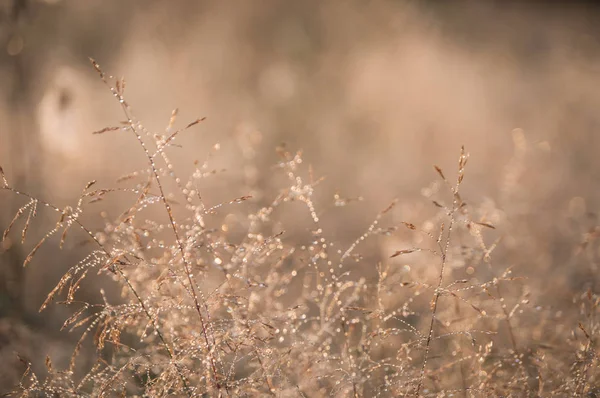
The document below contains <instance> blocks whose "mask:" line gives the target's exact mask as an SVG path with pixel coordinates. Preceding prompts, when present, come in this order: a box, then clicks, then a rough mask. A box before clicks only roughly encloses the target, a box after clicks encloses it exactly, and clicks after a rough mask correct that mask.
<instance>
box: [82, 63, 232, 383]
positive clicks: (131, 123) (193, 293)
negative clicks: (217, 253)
mask: <svg viewBox="0 0 600 398" xmlns="http://www.w3.org/2000/svg"><path fill="white" fill-rule="evenodd" d="M90 61H91V63H92V65H93V66H94V68H95V69H96V71H97V72H98V73H99V75H100V78H101V79H102V81H103V82H104V84H105V85H106V86H107V87H108V88H109V89H110V90H111V92H112V93H113V95H114V96H115V98H117V99H118V100H119V103H120V105H121V109H122V110H123V113H124V115H125V117H126V118H127V122H128V128H129V129H130V130H131V132H132V133H133V134H134V135H135V137H136V139H137V140H138V142H139V143H140V146H141V147H142V149H143V150H144V153H145V155H146V157H147V159H148V162H149V164H150V168H151V170H152V174H153V176H154V179H155V180H156V184H157V186H158V189H159V191H160V197H161V200H162V202H163V204H164V206H165V209H166V211H167V215H168V217H169V223H170V224H171V229H172V231H173V234H174V236H175V241H176V243H177V247H178V249H179V253H180V255H181V258H182V261H183V266H184V271H185V274H186V277H187V279H188V283H189V292H190V294H191V296H192V299H193V301H194V306H195V308H196V312H197V313H198V316H199V318H200V325H201V328H202V334H203V336H204V340H205V342H206V348H207V352H208V355H209V359H210V363H211V367H212V371H213V377H214V379H215V380H214V381H215V386H216V387H217V390H220V389H221V384H220V381H219V375H218V372H217V367H216V364H215V358H214V355H213V352H212V347H211V343H210V341H209V338H208V332H207V329H208V328H207V322H206V321H205V319H204V316H203V315H202V309H201V306H200V301H199V299H198V296H199V294H198V292H197V291H196V287H195V282H194V280H193V275H192V268H191V264H190V263H189V260H188V259H187V257H186V255H185V249H184V247H183V242H182V240H181V237H180V236H179V232H178V230H177V224H176V222H175V218H174V216H173V212H172V210H171V205H170V204H169V202H168V201H167V197H166V196H165V193H164V189H163V187H162V184H161V181H160V176H159V174H158V170H157V169H156V163H155V162H154V157H153V156H152V154H150V151H149V150H148V147H147V146H146V143H145V142H144V140H143V139H142V137H141V135H140V134H139V133H138V131H137V129H136V128H135V124H134V123H135V122H134V120H133V118H132V116H131V114H130V112H129V106H128V104H127V102H125V99H124V98H123V96H122V95H121V94H120V93H119V92H118V91H117V90H115V89H114V88H113V87H112V86H111V85H110V84H109V83H108V81H107V80H106V77H105V74H104V72H102V69H101V68H100V65H98V63H97V62H96V61H95V60H93V59H92V58H90ZM194 124H195V123H194ZM191 125H193V124H190V126H191ZM200 296H201V298H202V301H203V306H204V307H205V310H206V313H207V316H208V317H210V314H209V310H208V307H207V304H206V300H205V299H204V297H203V295H202V292H200ZM225 389H226V391H227V390H228V387H227V386H226V385H225Z"/></svg>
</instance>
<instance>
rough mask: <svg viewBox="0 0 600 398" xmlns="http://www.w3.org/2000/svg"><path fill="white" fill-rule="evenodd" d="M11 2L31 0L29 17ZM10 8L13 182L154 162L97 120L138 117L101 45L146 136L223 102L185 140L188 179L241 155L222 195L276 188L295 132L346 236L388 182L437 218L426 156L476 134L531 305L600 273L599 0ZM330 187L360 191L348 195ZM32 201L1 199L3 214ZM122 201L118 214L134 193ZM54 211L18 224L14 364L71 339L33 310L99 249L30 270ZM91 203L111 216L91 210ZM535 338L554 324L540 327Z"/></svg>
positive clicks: (291, 223)
mask: <svg viewBox="0 0 600 398" xmlns="http://www.w3.org/2000/svg"><path fill="white" fill-rule="evenodd" d="M15 4H17V7H20V6H19V5H23V8H18V9H19V12H18V15H16V14H15V13H14V12H15V11H14V10H15V9H14V8H13V7H15ZM0 18H1V19H0V44H1V45H2V48H0V165H1V166H2V167H3V169H4V171H5V173H6V176H7V178H8V179H9V180H10V181H11V182H14V185H15V186H16V187H17V188H18V189H22V190H24V191H27V192H31V193H32V194H35V195H37V196H39V197H41V198H44V199H46V200H48V201H50V202H52V203H55V204H56V205H57V206H59V207H64V206H66V205H68V204H72V203H74V202H76V201H77V198H78V195H79V193H80V192H81V190H82V188H83V186H84V185H85V183H86V182H88V181H90V180H94V179H95V180H98V184H99V185H100V184H101V185H102V186H104V187H106V186H114V185H115V180H116V179H117V178H118V177H119V176H121V175H124V174H127V173H129V172H132V171H135V170H137V169H140V168H143V167H145V158H144V154H143V152H142V151H141V149H140V148H139V146H138V144H137V143H136V141H135V139H134V138H133V137H132V136H130V135H128V134H124V133H121V132H106V133H104V134H102V135H95V134H92V132H94V131H98V130H100V129H102V128H104V127H107V126H114V125H118V123H119V121H120V120H122V119H123V115H122V113H121V112H120V109H119V107H118V104H117V103H116V101H115V100H114V98H113V97H112V96H111V94H110V92H109V91H108V89H107V88H106V87H105V86H103V84H102V82H101V81H100V79H99V76H98V74H97V73H96V71H95V70H94V69H93V67H92V66H91V64H90V62H89V60H88V57H93V58H94V59H95V60H96V61H97V62H98V63H99V64H100V65H101V66H102V67H103V69H104V71H105V72H107V73H108V74H113V75H115V76H124V77H125V80H126V82H127V86H126V88H125V93H126V97H127V99H128V102H129V104H130V105H131V107H132V108H133V110H134V112H135V114H136V116H137V118H138V119H139V120H141V121H142V122H143V123H144V125H145V127H146V128H147V129H149V130H150V131H156V132H161V133H162V132H164V129H165V127H166V126H167V124H168V122H169V118H170V116H171V111H172V110H173V109H175V108H178V109H179V115H178V119H177V123H178V125H180V126H185V124H187V123H188V122H190V121H192V120H194V119H196V118H197V117H203V116H206V117H207V119H206V120H205V121H203V122H201V123H200V124H199V125H198V126H196V127H194V128H193V129H191V130H189V131H186V132H185V133H183V134H181V136H180V137H178V138H177V144H179V145H181V148H173V149H172V152H171V156H172V158H173V160H174V163H175V166H176V168H177V170H178V172H180V173H181V174H184V175H185V174H186V173H187V172H189V170H190V169H191V167H192V166H193V161H194V160H196V159H198V160H200V161H201V162H202V161H204V160H205V159H206V158H207V156H209V155H208V154H209V153H212V155H210V156H211V161H210V164H211V167H213V168H215V169H217V170H221V169H226V170H225V171H223V172H222V173H221V172H220V173H218V174H217V175H215V176H214V177H211V179H209V180H207V182H206V186H205V187H204V188H205V193H204V195H205V197H204V198H205V200H206V201H207V202H208V203H218V202H220V201H227V200H231V199H232V198H235V197H239V196H243V195H249V194H251V195H253V196H254V200H256V201H258V202H259V203H260V201H261V199H262V197H263V196H267V195H268V194H269V193H272V192H276V191H275V190H276V189H278V188H280V187H281V181H282V179H281V178H280V177H278V176H274V173H273V168H272V165H273V164H274V163H275V162H277V160H278V156H277V151H276V148H277V147H278V146H281V145H282V144H283V143H285V146H286V148H287V149H288V150H291V151H296V150H302V151H303V158H304V163H309V164H310V165H311V166H312V169H313V170H314V174H315V176H316V177H321V176H325V177H326V178H325V180H324V181H323V182H322V183H321V184H320V185H319V186H318V188H319V192H318V198H319V200H320V204H321V205H320V211H322V213H323V214H322V220H323V223H324V229H325V230H326V231H327V234H329V236H330V237H331V238H332V239H335V240H336V241H339V242H347V243H351V242H352V241H353V240H354V239H356V238H357V237H358V236H360V235H361V234H362V233H363V232H364V231H365V229H366V228H367V227H368V225H369V223H370V222H371V221H372V220H373V219H374V218H375V216H376V215H377V213H378V212H379V211H381V210H382V209H384V208H385V207H386V206H387V205H388V204H389V203H390V202H391V201H392V200H393V199H394V198H398V199H399V202H398V205H397V206H396V208H395V209H394V210H393V214H392V215H391V220H392V221H391V223H395V224H398V223H400V222H401V221H408V222H412V223H415V224H418V223H419V221H422V220H425V219H427V218H428V217H430V216H431V215H432V214H433V211H434V210H435V209H432V205H431V200H430V199H429V198H428V197H427V196H428V194H429V193H430V191H431V190H435V189H436V186H435V185H432V181H435V180H436V177H437V176H436V173H435V171H434V170H433V168H432V165H433V164H437V165H440V166H441V167H442V168H443V169H444V170H445V171H446V170H448V171H447V173H448V174H452V172H453V171H454V169H455V163H456V158H457V157H458V155H459V151H460V148H461V146H462V145H464V146H465V147H466V149H467V151H468V152H469V153H470V155H471V156H470V160H469V165H468V168H467V172H466V177H465V181H464V187H463V191H462V195H463V196H464V197H465V198H467V201H471V202H473V203H474V204H476V206H475V208H476V209H477V213H476V214H477V215H478V216H479V217H480V218H481V221H482V222H489V223H492V224H494V225H495V226H496V230H494V231H491V233H492V234H493V235H491V239H490V240H492V241H493V239H495V238H500V239H501V241H500V242H501V244H500V245H499V248H498V250H497V252H495V253H494V256H495V257H494V259H495V260H494V263H493V266H498V267H501V268H503V269H504V268H508V267H513V270H514V271H513V272H514V274H516V275H519V276H522V277H525V278H527V286H528V288H527V289H528V297H529V299H530V300H531V302H532V305H539V306H543V307H544V308H551V309H552V311H553V313H554V314H559V313H562V315H560V314H559V315H557V318H556V320H555V322H556V323H558V324H560V323H562V322H563V321H562V319H563V318H561V316H563V317H564V316H565V315H564V313H565V312H569V311H571V310H570V309H569V308H570V307H568V305H570V304H571V303H572V299H573V297H574V296H575V295H577V294H579V293H584V292H586V291H587V290H588V289H591V290H592V291H593V292H595V293H596V294H597V293H598V290H599V289H600V286H598V283H599V279H598V273H597V271H598V270H597V257H598V254H599V253H598V252H597V248H595V247H594V245H593V238H594V237H595V236H596V235H595V231H596V230H594V229H593V228H594V227H595V226H596V225H597V223H598V222H599V220H598V219H597V214H596V212H597V207H598V204H599V203H600V190H598V189H597V185H598V178H597V177H598V176H599V175H600V160H599V159H600V157H598V156H597V151H598V148H600V134H599V131H598V129H599V128H600V113H599V112H598V110H599V109H600V91H599V90H598V87H600V62H599V61H600V39H599V37H600V31H599V30H600V28H599V26H600V24H599V22H600V14H599V13H598V11H596V10H595V9H591V8H586V7H584V6H576V5H571V6H566V5H563V6H559V5H554V6H550V5H545V6H543V5H541V4H539V5H536V4H535V3H533V2H532V3H531V4H529V5H516V4H512V5H502V4H500V3H499V2H498V3H496V4H495V5H494V4H492V3H489V4H488V3H484V2H481V3H480V2H465V4H462V5H457V4H453V5H450V4H448V5H444V4H441V3H440V4H435V3H429V2H419V3H416V2H392V1H387V2H368V3H366V2H365V3H363V2H360V1H354V2H328V3H325V2H319V1H301V2H285V1H261V2H235V3H233V2H209V1H180V2H171V1H169V2H167V1H162V2H161V1H143V2H142V1H128V2H123V1H116V0H115V1H102V2H79V1H30V2H19V1H15V2H12V1H8V0H2V1H0ZM217 144H218V146H219V148H220V149H219V150H218V151H215V149H214V148H215V145H217ZM335 193H339V194H340V195H341V196H342V197H347V198H356V197H362V198H363V200H362V201H361V202H357V203H353V204H352V207H348V208H342V209H334V208H333V207H334V206H333V203H334V199H333V196H334V194H335ZM21 205H23V201H22V199H20V198H18V197H15V196H14V195H10V194H9V193H6V192H2V193H1V196H0V226H1V229H3V228H5V227H6V226H7V225H8V223H10V220H11V219H12V217H13V216H14V213H15V211H16V210H17V209H18V208H19V207H20V206H21ZM111 206H112V207H111ZM102 208H103V209H105V207H102ZM111 210H112V211H113V212H114V213H115V214H116V213H117V212H118V211H120V210H122V209H120V208H119V201H118V200H113V201H112V202H110V204H109V209H108V211H109V212H110V211H111ZM299 212H303V213H301V214H295V213H294V212H291V213H290V214H288V215H284V216H282V217H284V221H283V222H284V223H285V222H286V221H287V223H288V224H287V227H286V229H287V231H288V233H289V237H290V238H289V239H297V240H298V241H299V242H301V241H302V240H303V239H306V236H305V235H306V231H307V229H308V228H309V224H307V222H306V220H307V219H308V218H307V217H306V214H305V209H300V210H299ZM113 215H114V214H113ZM40 217H41V220H42V221H40V220H37V223H36V224H35V229H33V230H31V231H30V232H29V234H30V240H29V241H28V243H26V244H25V245H24V246H21V245H18V244H16V243H17V242H16V241H17V240H18V238H19V237H18V234H13V235H14V236H12V243H13V244H14V245H13V244H10V242H5V243H4V246H2V248H0V266H1V268H0V280H2V282H0V288H1V289H2V290H0V317H1V318H5V319H0V322H6V324H7V326H6V328H7V329H10V330H11V332H6V333H4V329H2V328H0V362H3V363H12V362H10V361H13V360H14V363H18V361H17V360H16V359H15V358H14V356H13V351H19V350H25V351H26V350H27V349H29V348H23V347H30V342H31V341H34V342H35V344H39V345H40V346H41V347H51V348H50V349H53V350H58V351H60V349H59V348H56V347H58V346H59V344H63V342H62V340H63V339H64V338H65V337H64V336H62V335H59V334H56V335H55V334H51V333H50V331H51V330H56V326H57V325H58V326H60V324H62V321H63V320H64V316H65V313H63V312H61V311H62V310H60V309H56V308H54V309H49V310H47V311H46V312H45V313H42V314H41V315H38V314H37V309H38V308H39V306H40V305H41V303H42V302H43V301H44V299H45V296H46V294H47V292H49V291H50V290H51V289H52V287H53V286H54V285H55V284H56V282H57V281H58V279H59V278H60V276H61V275H62V274H63V272H64V271H65V269H66V268H67V267H68V266H69V265H70V264H72V263H73V261H76V259H77V258H78V256H80V255H81V253H84V252H85V250H86V248H85V247H81V246H78V242H77V241H76V240H73V241H72V242H70V243H69V244H67V247H68V249H69V250H68V251H64V250H63V251H62V252H61V251H60V250H59V249H58V248H56V247H52V245H49V247H48V248H44V249H42V251H41V252H40V253H41V254H40V255H38V257H37V258H36V259H35V260H34V261H33V262H32V263H31V264H30V265H29V266H28V268H26V269H25V270H22V269H21V268H20V264H21V263H22V261H23V259H24V257H25V256H26V254H27V252H28V251H29V250H31V247H32V246H33V245H34V244H35V243H34V242H35V241H36V238H37V239H39V238H40V237H41V236H43V234H44V233H45V232H46V231H47V230H48V229H51V228H52V227H53V225H54V223H55V222H56V220H55V219H54V218H53V217H55V216H54V215H46V216H40ZM44 217H45V218H44ZM85 217H86V219H87V221H88V222H89V223H90V224H91V225H100V224H99V223H100V222H101V221H100V218H99V217H94V210H93V207H89V209H88V212H87V215H86V216H85ZM403 239H406V240H408V239H410V237H409V236H408V235H407V236H404V235H402V234H400V235H396V236H391V237H385V238H381V239H379V240H377V241H375V242H374V244H373V246H372V247H371V249H370V250H372V253H363V255H365V256H367V257H368V256H372V257H373V259H379V258H389V256H390V255H391V254H392V253H393V252H394V251H395V250H396V249H397V248H398V247H400V246H403V245H404V246H406V241H403ZM586 239H587V240H588V241H589V242H591V243H590V244H588V245H587V246H586V247H584V248H583V250H581V248H582V246H581V243H582V242H584V241H586ZM69 245H70V246H69ZM578 250H579V252H578ZM69 253H70V254H69ZM373 261H376V260H373ZM402 261H409V260H404V259H403V260H402ZM402 261H399V262H398V266H400V265H402V264H403V262H402ZM15 264H19V266H15ZM455 266H456V267H457V268H460V267H461V264H456V265H455ZM98 283H106V282H102V281H101V280H96V281H95V282H93V283H88V284H87V285H85V286H84V288H83V289H82V291H81V295H82V296H83V297H86V298H87V299H89V300H98V298H99V296H98V293H97V287H98V286H97V284H98ZM108 289H109V290H110V288H108ZM7 319H10V320H11V321H8V320H7ZM14 319H21V320H23V322H24V323H25V324H26V325H27V326H22V325H20V324H18V323H16V321H12V320H14ZM11 322H13V323H14V324H11ZM567 324H568V326H565V327H566V328H572V329H576V328H577V322H575V323H569V322H567V321H565V325H567ZM19 328H27V330H28V331H27V332H26V333H25V332H23V333H21V332H18V331H15V330H17V329H18V330H21V329H19ZM29 329H31V330H32V331H29ZM24 330H25V329H24ZM40 332H42V333H44V334H46V336H44V337H41V335H40V336H37V335H35V334H34V333H40ZM5 335H6V336H5ZM536 336H537V338H539V339H540V340H543V339H544V336H545V331H543V330H541V331H539V333H538V334H537V335H536ZM46 339H47V340H48V342H46ZM4 342H6V344H5V343H4ZM545 343H547V344H557V342H556V341H546V342H545ZM532 344H533V343H532ZM31 355H33V354H31ZM38 359H39V358H38ZM42 359H43V358H42ZM42 362H43V360H42ZM14 369H16V368H14V367H13V370H14ZM16 370H18V371H19V372H20V371H21V370H22V369H16ZM2 372H3V371H2V370H0V373H2ZM5 374H7V375H8V373H7V372H6V373H5ZM19 375H20V374H19V373H17V376H19ZM10 377H12V376H6V380H3V379H1V378H0V387H5V385H2V383H5V384H6V385H8V384H9V383H11V382H13V381H14V380H15V379H14V378H13V379H11V378H10ZM0 392H1V391H0Z"/></svg>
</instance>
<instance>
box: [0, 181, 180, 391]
mask: <svg viewBox="0 0 600 398" xmlns="http://www.w3.org/2000/svg"><path fill="white" fill-rule="evenodd" d="M0 189H2V190H8V191H11V192H13V193H14V194H16V195H18V196H23V197H26V198H28V199H31V200H35V201H36V202H37V203H39V204H41V205H42V206H45V207H47V208H49V209H52V210H54V211H55V212H57V213H59V214H61V215H62V214H64V213H63V210H61V209H60V208H58V207H57V206H55V205H53V204H51V203H49V202H46V201H43V200H40V199H38V198H34V197H33V196H32V195H30V194H28V193H25V192H22V191H17V190H16V189H13V188H11V187H10V186H9V185H8V183H7V184H5V185H4V186H3V187H0ZM71 220H72V222H74V223H75V224H77V226H78V227H79V228H80V229H81V230H82V231H84V232H85V233H86V234H87V235H88V236H89V237H90V238H91V239H92V240H93V241H94V242H95V243H96V245H97V246H98V247H99V248H100V250H102V251H103V252H104V254H106V256H107V258H109V259H110V258H111V257H112V256H111V254H110V253H109V252H108V250H107V249H106V248H105V247H104V245H102V243H100V241H99V240H98V239H97V238H96V236H95V235H94V234H93V233H92V231H90V230H89V229H88V228H87V227H86V226H85V225H83V223H81V221H79V220H78V219H77V218H72V219H71ZM112 269H113V270H114V271H116V272H117V273H118V274H119V276H120V277H121V278H123V280H124V281H125V284H126V285H127V287H128V289H129V290H130V291H131V292H132V293H133V295H134V296H135V298H136V300H137V302H138V303H139V304H140V306H141V307H142V310H143V311H144V313H145V315H146V316H147V317H148V320H149V321H150V322H151V323H152V327H153V328H154V330H155V331H156V334H157V336H158V338H159V340H160V341H161V344H162V345H163V347H164V348H165V351H166V352H167V354H168V355H169V358H170V359H173V358H174V356H173V351H172V349H171V347H169V344H168V343H167V341H166V339H165V337H164V335H163V333H162V332H161V330H160V327H159V326H158V324H157V323H156V321H155V320H154V318H153V317H152V315H151V314H150V311H149V310H148V307H146V304H145V303H144V300H142V298H141V297H140V295H139V294H138V292H137V290H136V289H135V288H134V287H133V285H132V284H131V281H130V280H129V278H127V276H126V275H125V273H124V272H123V270H121V268H120V267H119V266H118V264H117V263H113V264H112ZM176 366H177V365H176ZM177 368H178V373H179V376H180V378H181V382H182V383H183V386H184V389H185V390H186V392H187V394H188V396H190V397H191V396H192V394H191V392H190V391H189V386H188V385H187V381H186V379H185V377H184V376H183V373H181V370H180V369H179V367H178V366H177Z"/></svg>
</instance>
